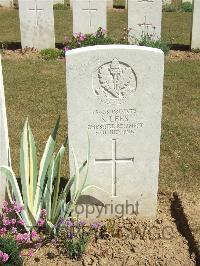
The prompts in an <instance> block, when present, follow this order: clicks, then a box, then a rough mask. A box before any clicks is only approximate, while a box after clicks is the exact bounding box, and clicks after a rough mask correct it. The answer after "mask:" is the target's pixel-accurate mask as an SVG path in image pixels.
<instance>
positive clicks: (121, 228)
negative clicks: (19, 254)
mask: <svg viewBox="0 0 200 266" xmlns="http://www.w3.org/2000/svg"><path fill="white" fill-rule="evenodd" d="M172 200H174V199H173V198H172V197H171V195H169V194H161V193H160V195H159V206H158V214H157V217H156V219H155V220H142V219H140V220H139V219H137V218H136V217H131V218H116V219H113V220H112V221H113V222H114V224H115V226H114V227H113V228H112V229H110V230H109V231H107V232H106V233H105V234H102V236H104V237H103V238H102V239H98V240H97V242H94V241H91V242H90V243H89V244H88V246H87V249H86V253H85V254H84V255H83V257H82V259H81V260H80V261H72V260H70V259H69V258H67V255H66V252H65V250H64V249H63V248H62V247H60V246H59V244H52V243H49V244H47V245H46V246H44V247H42V248H41V249H40V250H38V252H37V253H36V255H35V257H33V258H30V259H29V260H28V261H26V263H25V265H43V266H45V265H69V266H70V265H74V266H78V265H116V266H118V265H141V266H144V265H166V266H168V265H170V266H173V265H177V266H178V265H187V266H193V265H196V262H195V255H194V254H192V253H190V248H189V246H188V241H187V240H186V238H184V237H183V236H182V235H181V234H180V232H179V231H178V229H177V221H176V220H175V219H174V218H172V216H171V205H172Z"/></svg>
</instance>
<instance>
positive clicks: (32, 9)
mask: <svg viewBox="0 0 200 266" xmlns="http://www.w3.org/2000/svg"><path fill="white" fill-rule="evenodd" d="M19 16H20V31H21V43H22V48H25V47H31V48H32V47H34V48H36V49H38V50H41V49H44V48H55V35H54V14H53V1H52V0H29V1H27V0H19Z"/></svg>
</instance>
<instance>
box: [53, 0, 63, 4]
mask: <svg viewBox="0 0 200 266" xmlns="http://www.w3.org/2000/svg"><path fill="white" fill-rule="evenodd" d="M64 3H65V1H64V0H53V4H54V5H55V4H63V5H64Z"/></svg>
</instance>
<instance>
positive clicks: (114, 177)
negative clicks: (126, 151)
mask: <svg viewBox="0 0 200 266" xmlns="http://www.w3.org/2000/svg"><path fill="white" fill-rule="evenodd" d="M98 163H101V164H105V163H109V164H112V196H113V197H116V196H117V171H116V170H117V163H132V164H133V163H134V157H130V158H117V140H116V139H112V158H111V159H95V164H98Z"/></svg>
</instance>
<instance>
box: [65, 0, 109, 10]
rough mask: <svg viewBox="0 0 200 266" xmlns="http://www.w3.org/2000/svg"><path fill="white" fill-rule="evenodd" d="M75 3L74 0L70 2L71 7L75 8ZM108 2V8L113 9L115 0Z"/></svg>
mask: <svg viewBox="0 0 200 266" xmlns="http://www.w3.org/2000/svg"><path fill="white" fill-rule="evenodd" d="M73 1H74V0H70V7H71V8H72V7H73ZM106 1H107V8H113V1H114V0H106Z"/></svg>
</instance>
